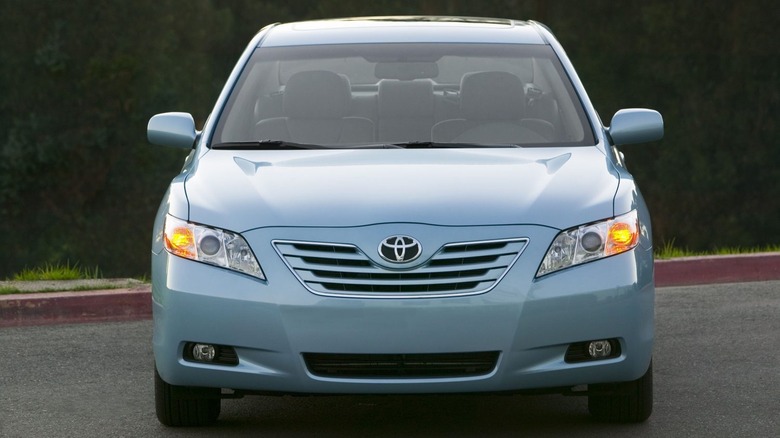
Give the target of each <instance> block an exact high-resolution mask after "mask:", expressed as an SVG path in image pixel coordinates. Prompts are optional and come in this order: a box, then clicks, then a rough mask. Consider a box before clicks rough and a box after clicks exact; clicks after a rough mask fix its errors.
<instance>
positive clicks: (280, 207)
mask: <svg viewBox="0 0 780 438" xmlns="http://www.w3.org/2000/svg"><path fill="white" fill-rule="evenodd" d="M618 181H619V178H618V175H617V172H616V171H615V170H614V169H613V168H612V167H611V165H610V164H609V162H608V160H607V158H606V157H605V155H604V154H603V153H602V152H601V151H600V150H599V149H598V148H596V147H580V148H523V149H517V148H512V149H504V148H501V149H436V150H403V149H371V150H316V151H313V150H303V151H301V150H293V151H270V152H269V151H235V150H210V151H208V152H206V153H205V154H203V155H202V156H201V158H200V160H198V161H197V164H196V165H195V166H194V167H193V168H192V169H191V170H190V174H189V176H188V177H187V181H186V185H185V190H186V194H187V199H188V201H189V203H190V205H189V212H190V218H189V219H190V220H191V221H193V222H198V223H203V224H207V225H212V226H217V227H220V228H224V229H228V230H233V231H239V232H243V231H247V230H250V229H255V228H260V227H271V226H280V227H291V226H292V227H294V226H301V227H348V226H361V225H370V224H379V223H394V222H405V223H425V224H435V225H445V226H469V225H509V224H535V225H545V226H550V227H554V228H558V229H564V228H568V227H571V226H574V225H579V224H582V223H586V222H590V221H594V220H598V219H602V218H607V217H611V216H612V215H613V199H614V196H615V193H616V191H617V186H618Z"/></svg>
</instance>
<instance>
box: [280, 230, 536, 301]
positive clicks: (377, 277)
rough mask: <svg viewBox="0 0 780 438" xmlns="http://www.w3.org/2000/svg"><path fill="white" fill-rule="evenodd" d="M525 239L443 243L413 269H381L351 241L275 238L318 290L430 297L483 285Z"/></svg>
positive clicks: (479, 289) (496, 276)
mask: <svg viewBox="0 0 780 438" xmlns="http://www.w3.org/2000/svg"><path fill="white" fill-rule="evenodd" d="M527 242H528V240H527V239H507V240H495V241H487V242H466V243H455V244H449V245H445V246H443V247H442V248H440V249H439V251H437V252H436V253H435V254H434V255H433V256H432V257H431V258H430V259H429V260H427V261H426V262H424V263H423V264H421V265H419V266H417V267H415V268H413V269H404V270H401V269H396V270H391V269H387V268H385V267H383V266H381V265H379V264H377V263H374V262H373V261H372V260H371V259H370V258H369V257H368V256H366V254H365V253H364V252H363V251H361V250H360V249H359V248H357V247H356V246H354V245H348V244H336V243H311V242H291V241H275V242H273V243H274V247H275V248H276V251H277V252H278V253H279V255H280V256H282V258H283V259H284V261H285V263H286V264H287V266H288V267H289V268H290V269H291V270H292V271H293V273H295V275H296V277H298V279H299V280H300V281H301V283H303V285H304V286H306V288H307V289H309V290H310V291H311V292H313V293H315V294H318V295H327V296H337V297H361V298H416V297H419V298H431V297H447V296H463V295H475V294H480V293H484V292H487V291H489V290H490V289H492V288H493V287H494V286H495V285H496V283H498V281H499V280H500V279H501V278H502V277H503V276H504V275H505V274H506V272H507V270H508V269H509V268H510V267H511V266H512V265H513V264H514V263H515V261H517V259H518V258H519V257H520V254H521V253H522V251H523V249H524V248H525V245H526V243H527Z"/></svg>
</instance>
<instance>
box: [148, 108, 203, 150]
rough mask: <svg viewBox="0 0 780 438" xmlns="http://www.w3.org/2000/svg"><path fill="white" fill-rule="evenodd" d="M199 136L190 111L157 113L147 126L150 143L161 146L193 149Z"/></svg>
mask: <svg viewBox="0 0 780 438" xmlns="http://www.w3.org/2000/svg"><path fill="white" fill-rule="evenodd" d="M197 136H198V132H197V131H196V130H195V120H193V119H192V115H190V114H188V113H163V114H157V115H156V116H154V117H152V118H151V119H149V124H148V125H147V127H146V138H147V139H149V143H152V144H157V145H161V146H171V147H175V148H182V149H192V145H193V144H194V143H195V139H196V138H197Z"/></svg>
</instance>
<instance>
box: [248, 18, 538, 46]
mask: <svg viewBox="0 0 780 438" xmlns="http://www.w3.org/2000/svg"><path fill="white" fill-rule="evenodd" d="M538 26H539V23H536V22H533V21H519V20H508V19H501V18H476V17H444V16H387V17H356V18H339V19H329V20H316V21H299V22H292V23H285V24H274V25H271V26H269V27H266V28H265V29H264V30H266V31H267V33H266V34H265V36H264V38H262V39H261V41H260V42H259V44H258V46H262V47H282V46H298V45H317V44H348V43H427V42H431V43H445V42H448V43H449V42H452V43H498V44H501V43H504V44H506V43H512V44H546V43H547V41H546V40H545V38H544V36H543V35H542V33H541V32H540V31H539V28H538Z"/></svg>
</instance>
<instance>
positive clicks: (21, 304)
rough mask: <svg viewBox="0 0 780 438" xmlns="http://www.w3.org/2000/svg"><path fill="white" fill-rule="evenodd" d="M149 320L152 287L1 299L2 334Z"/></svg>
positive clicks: (703, 277) (760, 258)
mask: <svg viewBox="0 0 780 438" xmlns="http://www.w3.org/2000/svg"><path fill="white" fill-rule="evenodd" d="M770 280H780V253H761V254H747V255H738V256H710V257H688V258H679V259H672V260H656V262H655V285H656V286H657V287H669V286H690V285H697V284H715V283H738V282H751V281H770ZM151 317H152V297H151V286H149V285H143V286H139V287H137V288H132V289H113V290H101V291H88V292H47V293H34V294H14V295H0V328H2V327H20V326H31V325H46V324H64V323H75V322H103V321H129V320H140V319H150V318H151Z"/></svg>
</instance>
